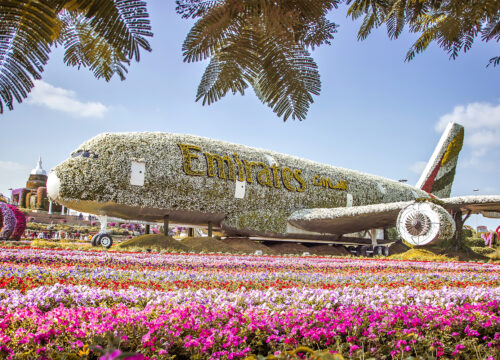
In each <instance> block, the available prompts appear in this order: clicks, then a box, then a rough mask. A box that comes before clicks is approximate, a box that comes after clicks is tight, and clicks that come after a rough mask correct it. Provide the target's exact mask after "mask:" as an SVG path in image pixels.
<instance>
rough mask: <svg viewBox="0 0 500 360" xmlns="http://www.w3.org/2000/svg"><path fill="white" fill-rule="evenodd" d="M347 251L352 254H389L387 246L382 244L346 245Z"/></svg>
mask: <svg viewBox="0 0 500 360" xmlns="http://www.w3.org/2000/svg"><path fill="white" fill-rule="evenodd" d="M347 251H349V252H350V253H351V254H352V255H354V256H364V257H369V256H389V248H388V247H387V246H383V245H376V246H370V245H358V246H347Z"/></svg>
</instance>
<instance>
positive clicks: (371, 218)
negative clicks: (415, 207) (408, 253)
mask: <svg viewBox="0 0 500 360" xmlns="http://www.w3.org/2000/svg"><path fill="white" fill-rule="evenodd" d="M439 200H440V201H442V202H443V205H444V207H445V208H446V210H448V211H458V210H461V211H462V212H467V211H471V212H472V213H473V214H482V215H483V216H485V217H491V218H500V196H498V195H492V196H459V197H453V198H446V199H439ZM412 203H414V201H402V202H394V203H388V204H375V205H364V206H353V207H341V208H333V209H324V208H317V209H303V210H299V211H296V212H294V213H293V214H292V215H291V216H290V217H289V218H288V223H289V224H290V225H292V226H294V227H296V228H299V229H301V230H305V231H312V232H319V233H325V234H336V235H341V234H348V233H354V232H359V231H364V230H370V229H376V228H382V227H388V226H394V225H395V223H396V219H397V217H398V214H399V212H400V211H401V210H402V209H403V208H405V207H406V206H408V205H410V204H412Z"/></svg>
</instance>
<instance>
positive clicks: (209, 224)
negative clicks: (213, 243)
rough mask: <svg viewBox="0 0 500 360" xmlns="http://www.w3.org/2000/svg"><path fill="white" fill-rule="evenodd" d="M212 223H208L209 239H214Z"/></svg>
mask: <svg viewBox="0 0 500 360" xmlns="http://www.w3.org/2000/svg"><path fill="white" fill-rule="evenodd" d="M212 227H213V226H212V222H211V221H209V222H208V237H212Z"/></svg>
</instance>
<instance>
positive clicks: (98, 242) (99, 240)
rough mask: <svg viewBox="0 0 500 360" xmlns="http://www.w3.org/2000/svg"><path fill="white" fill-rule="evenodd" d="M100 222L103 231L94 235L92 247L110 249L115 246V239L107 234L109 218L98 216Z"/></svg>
mask: <svg viewBox="0 0 500 360" xmlns="http://www.w3.org/2000/svg"><path fill="white" fill-rule="evenodd" d="M98 219H99V222H100V223H101V230H100V231H99V233H98V234H96V235H94V237H93V238H92V242H91V244H92V246H102V247H104V248H106V249H109V248H110V247H111V245H113V238H112V237H111V235H110V234H108V233H107V232H106V227H107V226H108V217H107V216H105V215H104V216H98Z"/></svg>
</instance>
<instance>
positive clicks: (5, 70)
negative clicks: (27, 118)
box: [0, 0, 58, 113]
mask: <svg viewBox="0 0 500 360" xmlns="http://www.w3.org/2000/svg"><path fill="white" fill-rule="evenodd" d="M57 22H58V20H57V16H56V13H55V12H54V11H53V9H52V8H51V7H50V6H48V5H47V4H46V3H45V2H43V1H29V0H3V1H2V2H1V3H0V34H1V35H2V36H0V113H2V112H3V108H4V106H6V107H7V108H8V109H10V110H12V109H13V101H14V100H16V101H17V102H19V103H20V102H22V100H23V99H25V98H26V97H27V96H28V93H29V92H30V90H31V89H32V88H33V86H34V84H33V79H40V78H41V73H42V71H43V68H44V66H45V65H46V63H47V61H48V59H49V53H50V45H51V44H52V41H53V40H54V37H55V31H54V29H55V28H57Z"/></svg>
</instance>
